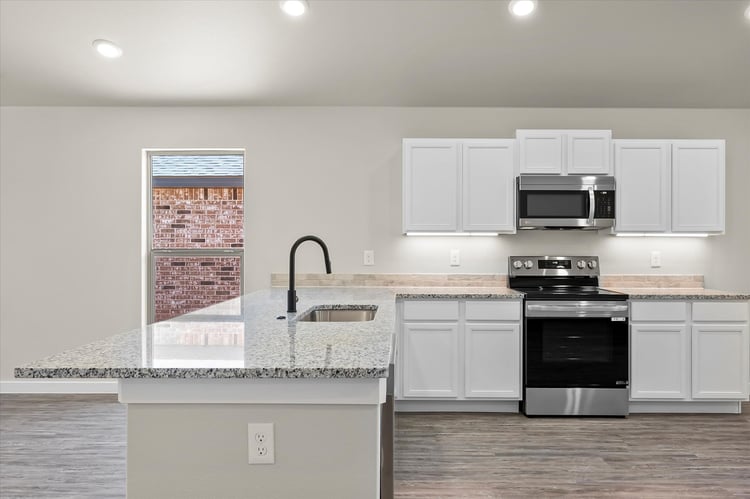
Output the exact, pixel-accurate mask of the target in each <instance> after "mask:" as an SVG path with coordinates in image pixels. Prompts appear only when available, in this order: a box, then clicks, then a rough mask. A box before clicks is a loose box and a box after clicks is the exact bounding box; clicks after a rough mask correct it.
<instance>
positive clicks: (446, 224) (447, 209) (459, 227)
mask: <svg viewBox="0 0 750 499" xmlns="http://www.w3.org/2000/svg"><path fill="white" fill-rule="evenodd" d="M515 149H516V148H515V140H512V139H404V141H403V231H404V232H505V233H508V232H510V233H513V232H515V229H516V226H515V174H516V166H515V165H516V161H515V157H516V153H515Z"/></svg>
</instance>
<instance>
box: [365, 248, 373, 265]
mask: <svg viewBox="0 0 750 499" xmlns="http://www.w3.org/2000/svg"><path fill="white" fill-rule="evenodd" d="M362 263H363V265H375V250H365V251H364V253H363V254H362Z"/></svg>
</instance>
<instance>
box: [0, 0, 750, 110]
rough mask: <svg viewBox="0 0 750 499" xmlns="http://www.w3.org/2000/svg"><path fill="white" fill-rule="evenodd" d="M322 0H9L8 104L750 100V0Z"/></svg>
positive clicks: (1, 48) (4, 72) (694, 103)
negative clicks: (304, 6) (289, 10)
mask: <svg viewBox="0 0 750 499" xmlns="http://www.w3.org/2000/svg"><path fill="white" fill-rule="evenodd" d="M309 2H310V12H309V15H307V16H305V17H304V18H301V19H294V18H289V17H287V16H285V15H284V14H283V13H282V12H281V10H280V9H279V7H278V2H277V1H275V0H268V1H174V0H168V1H133V0H130V1H110V0H98V1H67V0H53V1H41V0H36V1H35V0H31V1H29V0H26V1H16V0H0V104H2V105H53V106H55V105H68V106H71V105H74V106H75V105H113V106H131V105H167V106H172V105H270V106H278V105H303V106H305V105H347V106H348V105H366V106H370V105H371V106H518V107H521V106H523V107H526V106H533V107H722V108H726V107H737V108H750V21H748V20H747V19H746V18H745V17H744V16H743V12H744V11H745V9H746V8H747V7H748V5H750V0H575V1H572V0H539V8H538V11H537V12H536V13H535V15H534V16H533V17H532V18H530V19H525V20H518V19H515V18H512V17H511V16H510V14H509V12H508V8H507V5H508V1H507V0H431V1H430V0H372V1H367V0H349V1H344V0H333V1H331V0H309ZM96 38H106V39H111V40H113V41H115V42H117V43H119V44H120V45H121V46H122V48H123V50H124V55H123V57H122V58H121V59H118V60H105V59H102V58H100V57H99V56H97V55H96V54H95V53H94V51H93V49H92V47H91V42H92V41H93V40H94V39H96Z"/></svg>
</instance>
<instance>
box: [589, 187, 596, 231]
mask: <svg viewBox="0 0 750 499" xmlns="http://www.w3.org/2000/svg"><path fill="white" fill-rule="evenodd" d="M594 215H596V197H595V196H594V188H593V187H592V186H589V220H588V224H589V225H593V223H594Z"/></svg>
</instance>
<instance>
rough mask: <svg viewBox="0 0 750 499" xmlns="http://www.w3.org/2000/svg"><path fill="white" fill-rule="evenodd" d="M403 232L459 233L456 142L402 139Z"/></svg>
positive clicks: (458, 169) (459, 167)
mask: <svg viewBox="0 0 750 499" xmlns="http://www.w3.org/2000/svg"><path fill="white" fill-rule="evenodd" d="M403 147H404V150H403V177H404V178H403V217H404V220H403V222H404V232H406V231H426V232H455V231H456V230H458V218H457V217H458V186H459V175H460V171H461V158H460V156H459V155H460V154H461V149H460V148H459V144H458V142H457V141H455V140H430V139H404V145H403Z"/></svg>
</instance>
